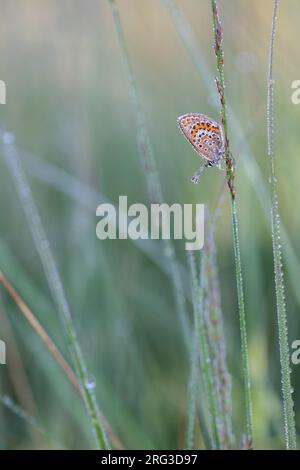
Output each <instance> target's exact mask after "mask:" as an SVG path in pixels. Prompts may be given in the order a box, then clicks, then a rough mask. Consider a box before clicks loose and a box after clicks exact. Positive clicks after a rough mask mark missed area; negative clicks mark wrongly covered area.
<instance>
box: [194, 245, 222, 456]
mask: <svg viewBox="0 0 300 470" xmlns="http://www.w3.org/2000/svg"><path fill="white" fill-rule="evenodd" d="M188 261H189V269H190V277H191V286H192V300H193V312H194V334H195V337H196V338H197V340H198V345H199V346H198V347H199V356H200V363H201V365H200V371H201V375H202V377H203V383H204V386H205V389H206V393H207V400H208V414H209V421H210V428H211V441H212V447H213V448H214V449H219V448H220V439H219V433H218V424H217V422H218V413H217V406H216V397H215V390H214V380H213V370H212V364H211V358H210V354H209V345H208V339H207V335H206V328H205V321H204V313H203V276H202V274H203V271H202V269H201V278H200V281H199V276H198V273H197V266H196V261H195V254H194V252H193V251H188Z"/></svg>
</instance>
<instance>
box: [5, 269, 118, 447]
mask: <svg viewBox="0 0 300 470" xmlns="http://www.w3.org/2000/svg"><path fill="white" fill-rule="evenodd" d="M0 284H1V285H2V286H3V287H4V289H5V290H6V291H7V293H8V294H9V295H10V297H11V298H12V300H13V301H14V302H15V304H16V305H17V307H18V308H19V310H20V312H21V313H22V315H24V317H25V318H26V320H27V321H28V323H29V324H30V326H31V327H32V329H33V330H34V331H35V332H36V334H37V335H38V336H39V338H40V339H41V341H42V342H43V343H44V344H45V345H46V347H47V348H48V350H49V352H50V354H51V356H52V357H53V359H54V360H55V362H56V363H57V364H58V365H59V367H60V368H61V369H62V370H63V372H64V373H65V376H66V377H67V379H68V380H69V382H70V383H71V384H72V385H73V387H74V389H75V390H76V392H77V393H78V394H79V395H80V396H81V397H82V394H81V387H80V384H79V382H78V379H77V376H76V374H75V373H74V372H73V369H72V368H71V367H70V365H69V364H68V362H67V361H66V360H65V358H64V357H63V356H62V354H61V352H60V351H59V350H58V348H57V346H56V345H55V344H54V342H53V340H52V339H51V338H50V336H49V335H48V333H47V331H46V330H45V328H44V327H43V326H42V325H41V323H40V322H39V320H38V319H37V317H36V315H35V314H34V313H33V312H32V310H31V309H30V308H29V306H28V305H27V304H26V302H25V301H24V299H23V298H22V297H21V296H20V295H19V294H18V292H17V291H16V290H15V288H14V287H13V285H12V284H11V282H10V281H9V280H8V279H7V277H6V276H5V275H4V273H3V272H2V271H0ZM102 420H103V423H104V425H105V428H106V429H107V433H108V434H109V437H110V439H111V442H112V444H114V447H115V448H116V449H119V450H120V449H123V448H124V447H123V444H122V443H121V441H120V440H119V438H118V437H117V436H116V435H115V434H114V432H113V431H112V429H111V426H110V424H109V423H108V421H107V420H106V418H105V416H103V415H102Z"/></svg>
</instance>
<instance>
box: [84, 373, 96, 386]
mask: <svg viewBox="0 0 300 470" xmlns="http://www.w3.org/2000/svg"><path fill="white" fill-rule="evenodd" d="M85 387H86V388H87V389H88V390H94V388H95V387H96V379H95V377H94V376H92V375H91V376H90V377H89V379H88V381H87V382H86V383H85Z"/></svg>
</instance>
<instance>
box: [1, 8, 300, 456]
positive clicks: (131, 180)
mask: <svg viewBox="0 0 300 470" xmlns="http://www.w3.org/2000/svg"><path fill="white" fill-rule="evenodd" d="M117 3H118V6H119V9H120V16H121V22H122V26H123V28H124V32H125V37H126V42H127V46H128V51H129V55H130V60H131V63H132V67H133V71H134V74H135V76H136V80H137V86H138V91H139V94H140V97H141V101H142V105H143V109H144V111H145V114H146V122H147V128H148V131H149V134H150V136H151V140H152V144H153V148H154V156H155V160H156V163H157V166H158V170H159V176H160V180H161V184H162V187H163V191H164V196H165V199H166V201H167V202H168V203H170V204H171V203H173V202H179V203H181V204H183V203H196V202H198V203H199V202H202V203H205V204H206V205H207V206H208V208H209V209H210V210H211V211H213V210H214V209H215V207H216V203H217V200H218V197H219V193H220V190H221V189H222V186H223V184H224V173H223V172H221V171H218V170H217V169H212V170H210V171H207V172H206V174H205V177H203V178H202V180H201V183H200V184H199V185H198V186H194V185H192V184H191V183H190V177H191V175H192V174H193V172H194V171H195V170H196V169H197V168H198V165H199V160H198V157H197V155H196V154H195V153H194V152H193V150H192V148H191V147H190V146H189V145H188V144H187V143H186V142H185V140H184V139H183V138H182V136H181V134H180V132H179V130H178V128H177V125H176V118H177V116H178V115H180V114H184V113H187V112H201V113H205V114H207V115H209V116H211V117H212V118H214V119H217V120H218V119H219V113H218V97H217V94H216V89H215V84H214V76H215V74H216V71H215V57H214V53H213V48H212V42H213V33H212V27H211V24H212V22H211V10H210V2H209V1H208V0H177V3H176V4H177V6H178V7H179V8H180V10H181V11H182V13H183V14H184V17H185V18H186V20H187V22H188V24H189V26H190V27H191V28H192V29H193V31H194V35H195V38H194V39H195V44H196V46H197V57H196V62H197V64H198V68H197V66H195V62H194V63H193V61H191V59H190V56H189V52H188V51H187V49H186V48H185V46H184V44H183V42H182V40H181V38H180V35H179V34H178V30H177V28H176V25H174V22H173V19H172V15H171V14H170V10H169V9H168V5H170V2H167V1H166V2H165V1H162V0H151V1H146V0H119V1H118V2H117ZM172 3H173V2H171V4H172ZM0 6H1V28H0V57H1V60H0V79H1V80H4V81H5V82H6V86H7V104H6V105H0V119H1V127H3V128H7V129H9V130H10V131H12V132H13V133H14V134H15V136H16V143H17V145H18V147H19V149H21V150H20V151H21V158H22V161H23V163H24V167H25V169H26V172H27V174H28V177H29V179H30V183H31V187H32V190H33V194H34V196H35V200H36V202H37V204H38V208H39V210H40V213H41V216H42V219H43V223H44V226H45V229H46V232H47V234H48V237H49V239H50V242H51V246H52V249H53V252H54V255H55V258H56V261H57V265H58V268H59V271H60V273H61V276H62V280H63V284H64V287H65V290H66V293H67V296H68V299H69V302H70V304H71V307H72V311H73V316H74V320H75V324H76V328H77V331H78V336H79V340H80V343H81V345H82V348H83V352H84V355H85V357H86V360H87V363H88V366H89V369H90V370H91V371H92V373H93V375H94V376H95V379H96V383H97V387H96V392H97V398H98V400H99V404H100V407H101V410H102V411H103V413H104V414H105V416H106V418H107V419H108V420H109V422H110V424H111V426H112V428H113V430H114V432H115V433H116V434H117V435H118V437H119V439H120V440H121V442H122V443H123V445H124V447H126V448H157V449H160V448H161V449H163V448H165V449H166V448H179V447H183V446H184V434H185V428H186V411H187V403H186V401H187V380H188V374H189V371H188V360H187V354H186V351H185V347H184V343H183V335H182V331H181V329H180V325H179V323H178V321H177V317H176V312H175V302H174V296H173V292H172V286H171V282H170V279H169V277H168V276H167V275H166V273H165V272H164V270H163V269H161V268H160V267H159V266H158V265H157V263H156V262H155V261H154V260H152V259H150V258H149V257H147V256H145V254H144V253H143V252H142V251H141V250H140V249H139V248H138V247H137V246H136V244H134V243H133V242H132V241H130V240H127V241H125V240H121V241H115V240H113V241H99V240H98V239H97V238H96V234H95V229H96V223H97V218H96V213H95V212H96V207H97V205H98V203H100V202H101V199H100V195H102V197H106V198H108V199H110V200H111V201H113V202H115V203H117V202H118V197H119V195H128V202H129V204H132V203H135V202H142V203H145V204H147V192H146V181H145V177H144V175H143V172H142V169H141V166H140V163H139V158H138V152H137V147H136V116H135V112H134V109H133V107H132V103H131V100H130V96H129V95H128V77H127V75H126V73H125V69H124V66H123V63H122V56H121V53H120V48H119V45H118V42H117V37H116V31H115V27H114V22H113V18H112V15H111V10H110V6H109V2H108V1H106V0H89V1H88V2H82V1H79V0H72V1H71V0H70V1H68V0H60V1H58V0H52V1H50V0H43V2H41V1H38V0H30V1H27V2H19V1H16V0H1V1H0ZM219 7H220V14H221V18H222V24H223V31H224V51H225V71H226V83H227V100H228V103H229V106H230V119H229V136H230V141H231V146H232V151H233V154H234V157H235V158H236V160H237V162H238V166H237V177H236V186H237V192H238V193H237V194H238V195H237V198H238V199H237V201H238V208H239V216H240V235H241V251H242V262H243V267H244V281H245V294H246V314H247V320H248V333H249V351H250V363H251V374H252V380H253V408H254V409H253V411H254V445H255V447H256V448H283V447H284V440H283V424H282V421H283V420H282V414H281V395H280V393H281V392H280V367H279V354H278V336H277V319H276V310H275V295H274V280H273V255H272V244H271V233H270V217H269V200H268V194H269V192H268V190H269V177H268V161H267V145H266V100H267V64H268V46H269V35H270V27H271V13H272V2H271V0H267V1H264V2H261V1H260V0H252V1H251V2H250V1H246V0H226V1H225V0H220V1H219ZM299 16H300V4H299V1H298V0H286V1H285V2H282V3H281V5H280V8H279V18H278V34H277V37H276V48H275V71H274V72H275V76H276V83H275V120H276V132H275V149H276V165H277V174H278V187H279V196H280V209H281V216H282V223H283V226H284V230H285V235H286V236H285V239H284V245H283V249H284V255H285V257H284V267H285V273H286V288H287V289H286V297H287V312H288V321H289V330H290V335H289V336H290V342H292V341H293V340H295V339H300V318H299V305H300V293H299V287H298V283H299V279H300V267H299V262H298V260H299V258H300V246H299V230H300V214H299V211H298V209H297V208H296V205H297V201H298V198H299V177H300V164H299V118H300V106H296V105H294V104H292V101H291V94H292V89H291V84H292V81H293V80H297V79H300V61H299V53H298V46H299V38H300V32H299ZM197 64H196V65H197ZM1 153H2V151H1ZM33 156H34V157H36V158H37V159H38V160H35V159H33ZM46 163H47V164H51V165H53V166H55V168H56V169H59V170H63V171H65V172H67V173H68V174H70V175H72V176H73V177H75V178H77V179H78V180H80V181H81V182H84V183H85V184H86V185H87V186H88V187H90V188H93V189H94V190H96V191H98V192H99V201H98V202H97V196H96V197H95V198H94V199H93V201H92V202H91V203H90V204H89V207H87V203H86V199H87V197H88V194H87V191H88V190H87V189H86V188H85V189H84V188H81V189H78V187H77V186H76V184H75V182H74V181H73V180H71V181H70V180H66V181H63V183H62V185H61V186H62V187H61V188H60V189H59V188H57V187H55V185H54V184H53V181H52V180H51V173H50V170H49V168H48V167H47V166H44V164H46ZM51 168H52V167H51ZM52 169H53V168H52ZM54 183H55V178H54ZM0 187H1V198H0V211H1V234H0V237H1V238H0V266H1V270H2V271H3V272H4V273H5V274H6V275H7V277H8V278H9V279H10V281H11V282H12V283H13V285H14V286H15V288H16V289H17V290H18V292H19V293H20V294H21V295H22V297H23V298H24V300H25V301H26V302H27V303H28V305H29V306H30V307H31V309H32V310H33V312H34V313H35V315H36V316H37V317H38V318H39V320H40V322H41V323H42V324H43V325H44V327H45V328H46V330H47V332H48V334H49V335H50V336H51V338H52V339H53V340H54V341H55V342H56V344H57V345H58V347H59V348H60V350H61V351H62V353H63V354H64V356H65V357H66V358H67V359H68V361H70V358H69V354H68V351H67V348H66V343H65V339H64V333H63V331H62V327H61V324H60V321H59V318H58V314H57V312H56V311H55V308H54V307H53V303H52V300H51V296H50V294H49V290H48V287H47V284H46V281H45V278H44V275H43V270H42V267H41V264H40V260H39V258H38V255H37V253H36V249H35V247H34V244H33V242H32V239H31V236H30V233H29V230H28V227H27V225H26V221H25V219H24V216H23V213H22V208H21V205H20V202H19V200H18V197H17V195H16V192H15V188H14V186H13V183H12V180H11V177H10V175H9V173H8V170H7V167H6V166H5V163H4V160H3V158H1V159H0ZM64 188H65V190H66V191H69V192H70V191H73V197H70V196H68V195H67V194H65V192H64ZM74 195H75V196H74ZM145 243H147V242H145ZM151 247H152V245H151ZM217 247H218V268H219V274H220V281H221V293H222V307H223V313H224V322H225V331H226V340H227V349H228V362H229V368H230V372H231V374H232V379H233V403H234V414H233V417H234V430H235V432H236V434H237V436H240V433H241V432H242V431H243V428H244V407H243V406H244V405H243V384H242V375H241V373H242V371H241V356H240V337H239V323H238V310H237V297H236V286H235V273H234V259H233V247H232V236H231V224H230V206H229V200H228V195H227V194H226V200H225V204H224V205H223V207H222V213H221V217H220V220H219V222H218V226H217ZM154 248H155V249H154V252H153V256H154V258H155V257H156V258H157V256H159V257H160V259H161V256H160V253H161V247H160V244H159V243H158V244H155V245H154ZM151 249H152V248H151ZM156 250H157V252H156ZM176 251H177V254H178V257H179V259H180V260H181V261H182V263H183V264H185V265H186V258H185V251H184V242H183V241H180V242H176ZM161 261H162V264H164V261H163V260H162V259H161ZM184 282H186V283H188V280H187V279H186V280H185V281H184ZM189 310H191V306H190V305H189ZM0 313H1V314H0V339H2V340H5V341H6V343H7V365H6V366H4V365H1V366H0V380H1V393H2V395H4V394H5V395H9V396H10V397H11V398H13V399H14V400H15V402H16V403H17V404H18V405H19V406H20V407H21V409H22V410H26V411H27V412H28V413H29V414H31V415H33V416H35V417H36V419H37V421H38V423H39V424H40V425H41V426H42V427H43V428H44V429H45V430H46V431H47V435H44V434H41V433H40V432H39V431H38V430H37V429H36V428H35V427H32V426H31V425H30V423H29V422H28V420H25V421H24V420H23V419H22V417H21V416H18V415H16V414H15V413H14V412H12V410H10V409H8V408H7V407H6V406H2V407H1V409H0V446H1V448H3V449H17V448H56V447H58V445H60V446H62V447H65V448H72V449H75V448H79V449H82V448H91V447H92V446H93V439H92V436H91V432H90V429H89V423H88V420H87V418H86V415H85V410H84V407H83V406H82V404H81V402H80V399H79V398H78V396H77V394H76V392H75V391H74V390H73V388H72V386H71V385H70V384H69V383H68V381H67V379H66V378H65V376H64V375H63V373H62V372H61V371H60V369H59V367H58V366H57V365H56V364H55V363H54V361H53V359H52V358H51V356H50V355H49V353H48V351H47V349H46V348H45V346H44V345H43V343H42V342H41V341H40V339H39V338H38V337H37V336H36V334H35V333H34V332H33V331H32V329H31V328H30V326H29V325H28V324H27V322H26V321H25V320H24V318H23V317H22V316H21V314H20V312H19V310H18V308H17V307H16V306H15V305H14V304H13V302H12V301H11V300H10V298H9V297H8V296H7V294H5V292H4V291H3V289H1V303H0ZM190 313H191V312H190ZM292 380H293V385H294V389H295V393H294V399H295V410H296V420H297V423H298V425H299V416H300V395H299V393H298V390H299V386H300V366H298V367H297V366H293V369H292ZM198 445H199V446H203V443H202V441H201V439H199V442H198Z"/></svg>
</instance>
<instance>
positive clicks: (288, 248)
mask: <svg viewBox="0 0 300 470" xmlns="http://www.w3.org/2000/svg"><path fill="white" fill-rule="evenodd" d="M162 2H163V4H164V5H165V7H166V10H167V11H168V13H169V15H170V17H171V18H172V20H173V24H174V27H175V29H176V31H177V33H178V35H179V37H180V39H181V41H182V44H183V45H184V47H185V49H186V51H187V53H188V56H189V57H190V59H191V62H192V63H193V65H194V66H195V68H196V70H197V72H198V74H199V77H201V85H203V84H204V85H205V87H206V90H207V92H210V90H211V71H210V70H209V67H208V65H207V61H205V60H204V57H205V53H204V51H202V50H201V48H200V45H199V42H197V38H196V35H195V33H194V31H193V28H192V26H191V24H190V23H189V21H188V19H187V18H186V16H185V15H184V12H183V11H182V9H181V8H180V7H179V6H178V4H177V3H176V1H175V0H162ZM227 111H228V115H229V117H230V123H231V130H232V132H234V134H235V135H237V136H239V138H240V139H241V140H242V141H243V152H242V154H241V157H242V159H243V165H244V167H245V171H246V173H247V175H248V178H249V181H250V182H251V184H252V187H253V189H254V192H255V193H256V195H257V198H258V201H259V203H260V205H261V208H262V210H263V212H264V213H265V214H266V215H267V217H268V216H269V192H268V188H267V185H266V183H265V180H264V177H263V174H262V172H261V169H260V167H259V165H258V164H257V162H256V160H255V158H254V155H253V153H252V151H251V148H250V145H249V142H248V140H247V139H245V133H244V128H243V127H242V126H241V123H240V120H239V119H238V117H237V116H236V114H235V112H234V109H233V108H232V107H231V106H230V103H227ZM257 121H258V120H256V122H257ZM281 234H282V239H283V242H284V245H285V253H284V255H285V260H286V265H287V268H288V275H289V280H290V283H291V285H292V287H293V291H294V295H295V298H296V300H297V304H298V306H300V289H299V285H298V279H299V277H300V262H299V257H298V254H297V252H296V250H295V248H294V246H293V244H292V241H291V239H290V237H289V234H288V232H287V230H286V229H285V227H284V225H283V224H281Z"/></svg>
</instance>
